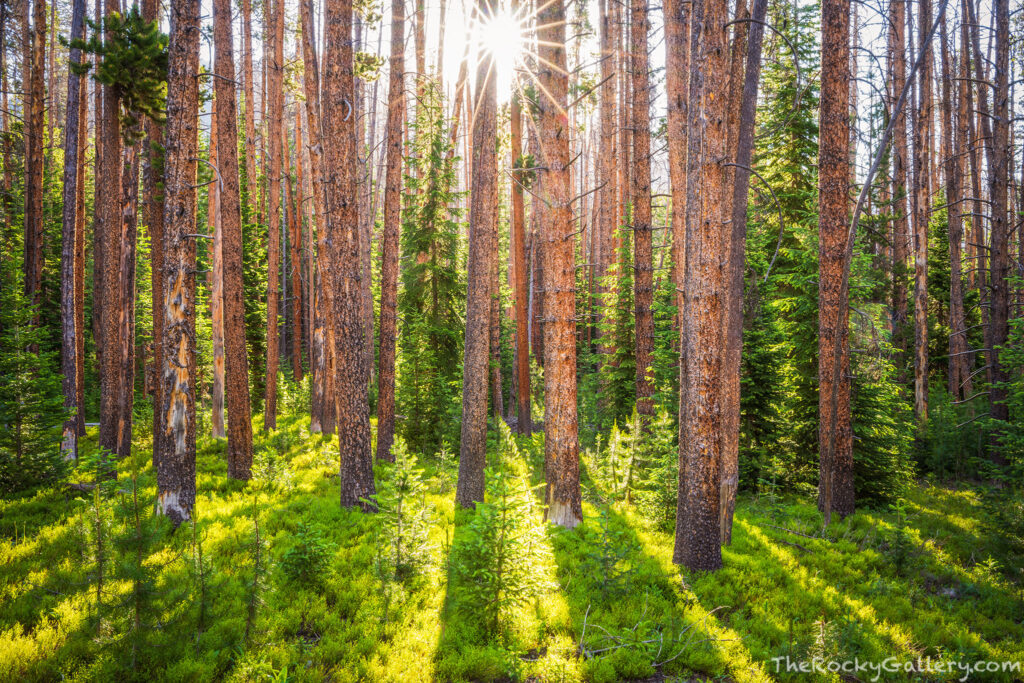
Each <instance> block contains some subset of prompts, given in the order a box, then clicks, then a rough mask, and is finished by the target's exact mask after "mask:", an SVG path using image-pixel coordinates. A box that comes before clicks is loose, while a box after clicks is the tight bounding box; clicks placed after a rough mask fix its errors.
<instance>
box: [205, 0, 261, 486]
mask: <svg viewBox="0 0 1024 683" xmlns="http://www.w3.org/2000/svg"><path fill="white" fill-rule="evenodd" d="M231 33H232V31H231V0H215V2H214V3H213V40H214V47H215V50H216V55H215V61H214V69H215V70H216V73H217V74H220V75H222V76H224V78H217V79H215V83H214V88H215V89H216V93H217V130H216V134H217V162H218V164H217V165H218V170H219V175H220V189H219V191H218V197H219V203H220V232H221V244H222V252H221V268H222V269H223V306H224V310H223V318H224V361H225V368H224V389H225V393H226V398H227V407H228V476H229V477H230V478H232V479H243V480H245V479H249V478H250V477H251V476H252V474H251V472H252V416H251V414H250V404H249V359H248V356H247V355H246V346H245V304H244V302H243V298H244V296H245V283H244V279H243V277H244V276H243V265H242V209H241V198H240V196H239V192H240V190H239V183H238V144H237V143H238V110H237V107H236V103H235V87H234V85H233V84H232V83H231V81H230V80H228V79H229V78H230V77H231V75H233V74H234V73H235V57H234V47H233V42H232V36H231ZM250 71H251V69H250ZM251 80H252V74H251V73H250V74H249V81H250V82H251ZM249 106H250V102H249V101H248V100H247V101H246V109H248V108H249ZM246 115H247V116H248V112H247V113H246Z"/></svg>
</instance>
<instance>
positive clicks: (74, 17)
mask: <svg viewBox="0 0 1024 683" xmlns="http://www.w3.org/2000/svg"><path fill="white" fill-rule="evenodd" d="M84 32H85V0H74V3H73V4H72V14H71V35H72V36H74V37H75V38H80V37H82V36H83V35H84ZM68 62H69V63H70V64H81V63H82V50H81V49H79V48H76V47H72V48H71V53H70V54H69V55H68ZM84 80H85V79H84V77H83V76H76V75H75V74H73V73H71V72H70V71H69V72H68V98H67V111H66V114H67V116H66V119H65V123H64V191H63V194H62V199H63V202H64V209H63V212H62V215H61V254H60V320H61V373H62V374H63V376H64V378H63V389H64V408H65V409H66V410H68V411H69V417H68V419H67V421H66V422H65V423H64V438H63V440H62V441H61V451H62V452H63V453H64V459H65V460H77V459H78V421H79V419H80V416H78V415H76V414H75V413H77V412H79V411H80V410H81V405H82V404H81V403H79V397H78V371H79V367H80V365H79V360H78V350H79V346H80V345H79V342H78V340H79V337H81V336H82V335H83V334H84V333H85V331H84V330H83V329H82V328H81V327H79V324H78V309H79V301H78V287H77V284H78V283H77V278H76V274H77V265H78V246H79V244H80V243H81V241H82V236H81V235H80V234H79V231H78V228H79V220H78V211H80V210H81V207H79V205H78V190H79V187H80V186H81V185H82V184H83V183H84V182H85V179H84V178H82V177H81V176H80V175H79V169H80V167H81V165H80V164H79V155H80V154H81V152H82V149H81V145H80V144H79V140H78V136H79V134H80V132H81V131H80V126H79V117H80V116H81V107H80V106H79V105H80V103H81V101H83V100H84V98H83V97H82V82H83V81H84Z"/></svg>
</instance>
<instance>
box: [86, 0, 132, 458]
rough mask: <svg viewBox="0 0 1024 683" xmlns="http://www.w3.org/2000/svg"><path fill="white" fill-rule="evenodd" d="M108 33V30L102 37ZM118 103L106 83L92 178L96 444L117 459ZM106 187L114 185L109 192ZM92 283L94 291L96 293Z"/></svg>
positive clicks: (114, 3)
mask: <svg viewBox="0 0 1024 683" xmlns="http://www.w3.org/2000/svg"><path fill="white" fill-rule="evenodd" d="M120 10H121V5H120V2H118V0H106V5H105V12H106V16H107V17H109V16H110V15H111V14H112V13H114V12H120ZM112 37H113V36H112V35H110V33H109V32H108V33H107V36H106V40H108V41H110V40H111V39H112ZM119 115H120V102H119V98H118V96H117V93H116V91H115V90H114V89H113V88H112V87H110V86H104V88H103V116H102V117H100V129H99V130H98V131H97V135H99V136H100V140H99V144H101V145H102V147H103V151H102V153H101V155H100V158H101V162H102V166H101V168H100V172H99V173H98V174H97V176H96V177H97V178H102V179H103V180H102V182H98V183H96V185H97V187H99V186H100V185H102V186H103V187H105V188H106V190H105V191H99V196H98V199H99V201H100V203H99V204H98V205H97V208H96V210H97V211H98V212H99V213H101V214H102V220H101V227H102V230H103V233H102V235H101V236H100V237H99V245H98V246H99V249H100V251H101V252H102V257H101V258H102V273H101V281H100V289H99V297H100V299H101V301H102V305H101V306H100V315H101V321H102V322H101V324H100V336H99V338H98V341H99V344H97V346H102V347H103V354H102V364H101V366H100V438H99V445H100V448H103V449H105V450H106V452H107V453H112V454H115V455H116V456H118V457H122V456H125V455H127V452H126V451H127V449H126V448H125V446H130V442H126V441H125V438H124V437H125V436H126V428H127V425H125V424H123V423H122V418H123V415H122V413H121V405H122V398H123V393H124V390H125V387H124V385H123V379H124V373H123V369H124V368H123V367H122V365H121V362H122V358H121V350H122V345H123V344H124V343H125V340H124V339H123V338H122V330H123V324H122V321H123V317H124V315H125V313H126V311H125V303H126V302H125V301H124V300H123V299H122V298H121V295H122V292H121V270H122V267H123V265H124V261H125V259H126V257H127V254H126V249H125V244H124V241H123V238H124V235H123V226H122V224H121V220H122V216H121V212H120V199H121V195H120V190H121V187H122V182H121V173H122V166H121V121H120V118H119ZM110 188H117V190H116V191H113V192H112V191H110ZM95 291H96V290H95V285H94V293H95Z"/></svg>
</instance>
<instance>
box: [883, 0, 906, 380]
mask: <svg viewBox="0 0 1024 683" xmlns="http://www.w3.org/2000/svg"><path fill="white" fill-rule="evenodd" d="M906 2H907V0H892V1H891V2H890V4H889V48H888V51H889V68H890V71H891V74H890V82H891V83H892V88H891V90H890V93H891V96H890V98H889V107H890V110H891V109H892V107H893V105H894V104H895V103H896V100H897V99H898V98H899V95H900V93H901V92H903V88H904V86H905V84H906V82H907V63H906V39H905V31H906V25H907V22H906ZM892 139H893V144H892V178H893V188H892V202H893V206H892V214H893V220H892V285H893V288H892V310H893V314H892V328H893V345H894V346H895V347H896V349H897V351H898V352H899V353H900V354H901V356H902V357H901V359H900V360H899V361H898V362H897V366H898V367H899V368H900V370H899V372H900V375H901V380H904V381H905V377H903V375H904V370H903V368H904V367H905V365H906V357H907V353H908V350H909V349H908V348H907V347H908V343H907V342H908V340H907V336H908V334H907V333H908V329H907V324H908V322H907V258H908V255H909V248H908V245H909V239H910V229H909V224H908V222H907V115H906V109H905V108H901V109H900V110H899V112H898V113H897V115H896V122H895V125H894V126H893V133H892ZM901 384H903V381H901Z"/></svg>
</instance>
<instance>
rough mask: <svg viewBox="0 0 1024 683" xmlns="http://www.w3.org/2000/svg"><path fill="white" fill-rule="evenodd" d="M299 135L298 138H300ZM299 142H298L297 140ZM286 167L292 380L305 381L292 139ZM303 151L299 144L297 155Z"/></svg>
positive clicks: (299, 228) (299, 234) (299, 227)
mask: <svg viewBox="0 0 1024 683" xmlns="http://www.w3.org/2000/svg"><path fill="white" fill-rule="evenodd" d="M297 140H298V138H296V141H297ZM296 144H297V143H296ZM284 149H285V157H286V159H285V168H287V169H288V176H287V183H288V184H287V186H286V196H287V199H288V208H289V216H288V227H289V235H290V237H289V238H288V248H289V252H290V253H291V257H290V259H289V261H290V263H289V264H288V267H289V270H290V271H291V280H292V283H291V288H292V292H291V294H292V296H291V299H292V379H293V380H294V381H295V382H301V381H302V347H303V342H302V311H303V310H304V309H303V303H302V213H301V211H302V205H301V199H297V197H299V196H300V195H301V192H299V193H296V192H295V189H294V188H295V185H294V182H295V181H294V180H293V179H292V172H293V171H294V169H295V160H294V157H293V156H292V154H291V150H290V149H289V147H288V139H287V138H285V141H284ZM298 153H299V150H298V147H297V146H296V150H295V154H298Z"/></svg>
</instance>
